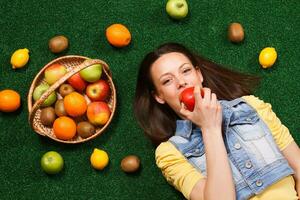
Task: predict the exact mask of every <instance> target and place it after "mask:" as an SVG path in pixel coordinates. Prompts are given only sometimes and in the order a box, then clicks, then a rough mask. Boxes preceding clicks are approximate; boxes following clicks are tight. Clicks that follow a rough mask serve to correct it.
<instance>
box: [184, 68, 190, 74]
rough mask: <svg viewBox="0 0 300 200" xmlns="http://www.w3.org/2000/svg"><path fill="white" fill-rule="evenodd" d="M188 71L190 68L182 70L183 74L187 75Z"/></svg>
mask: <svg viewBox="0 0 300 200" xmlns="http://www.w3.org/2000/svg"><path fill="white" fill-rule="evenodd" d="M189 71H191V68H186V69H184V70H183V73H188V72H189Z"/></svg>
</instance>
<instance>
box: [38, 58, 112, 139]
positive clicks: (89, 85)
mask: <svg viewBox="0 0 300 200" xmlns="http://www.w3.org/2000/svg"><path fill="white" fill-rule="evenodd" d="M67 72H68V71H67V68H66V67H65V66H64V65H62V64H59V63H54V64H52V65H51V66H49V67H48V68H47V69H46V70H45V71H44V80H45V81H43V82H42V83H41V84H40V85H38V86H37V87H35V89H34V91H33V95H32V96H33V99H34V101H37V100H39V99H40V97H41V96H42V95H43V93H44V92H46V91H47V90H48V89H49V87H50V86H51V85H52V84H54V83H56V81H58V80H59V79H60V78H62V77H63V76H64V75H65V74H66V73H67ZM101 75H102V65H101V64H94V65H91V66H89V67H87V68H84V69H83V70H81V71H80V72H78V73H76V74H74V75H73V76H71V77H70V78H69V79H68V80H67V81H66V82H65V83H63V84H61V85H60V87H59V88H58V89H57V90H55V91H53V92H52V93H51V94H50V95H49V96H48V97H47V99H46V100H45V101H44V102H43V104H42V109H41V113H40V121H41V124H42V125H44V126H47V127H50V128H53V134H54V136H55V137H56V138H58V139H60V140H71V139H73V138H74V137H75V136H76V134H77V136H79V137H81V138H87V137H90V136H91V135H93V134H94V133H95V131H96V129H97V127H101V126H103V125H105V124H106V123H107V121H108V120H109V117H110V114H111V111H110V108H109V106H108V103H107V100H108V97H109V95H110V93H111V91H110V86H109V83H108V81H107V80H105V79H104V78H101Z"/></svg>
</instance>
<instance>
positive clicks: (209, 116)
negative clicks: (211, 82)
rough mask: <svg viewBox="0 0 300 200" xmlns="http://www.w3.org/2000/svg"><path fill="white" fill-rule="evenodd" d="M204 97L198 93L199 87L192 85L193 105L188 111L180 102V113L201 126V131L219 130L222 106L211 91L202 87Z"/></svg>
mask: <svg viewBox="0 0 300 200" xmlns="http://www.w3.org/2000/svg"><path fill="white" fill-rule="evenodd" d="M203 91H204V97H201V95H200V87H199V86H195V87H194V96H195V107H194V111H193V112H190V111H188V110H187V109H185V106H184V104H183V103H182V104H181V109H180V111H179V112H180V114H182V115H183V116H184V117H185V118H186V119H188V120H191V121H192V122H193V123H194V124H196V125H197V126H199V127H201V129H202V131H203V132H210V130H214V132H215V130H219V131H218V132H221V127H222V126H221V125H222V107H221V104H220V103H219V102H218V100H217V96H216V94H215V93H211V90H210V89H209V88H203Z"/></svg>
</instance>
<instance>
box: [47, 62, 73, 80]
mask: <svg viewBox="0 0 300 200" xmlns="http://www.w3.org/2000/svg"><path fill="white" fill-rule="evenodd" d="M67 72H68V71H67V68H66V67H65V66H64V65H62V64H58V63H55V64H52V65H51V66H50V67H48V68H47V69H46V70H45V80H46V82H47V83H48V84H49V85H52V84H53V83H55V82H56V81H58V80H59V79H60V78H61V77H63V76H64V75H65V74H66V73H67Z"/></svg>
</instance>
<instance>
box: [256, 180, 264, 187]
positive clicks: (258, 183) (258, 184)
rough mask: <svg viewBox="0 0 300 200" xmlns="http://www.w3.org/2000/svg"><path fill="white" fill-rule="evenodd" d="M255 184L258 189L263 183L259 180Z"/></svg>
mask: <svg viewBox="0 0 300 200" xmlns="http://www.w3.org/2000/svg"><path fill="white" fill-rule="evenodd" d="M255 184H256V186H258V187H260V186H262V184H263V182H262V181H261V180H257V181H256V182H255Z"/></svg>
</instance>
